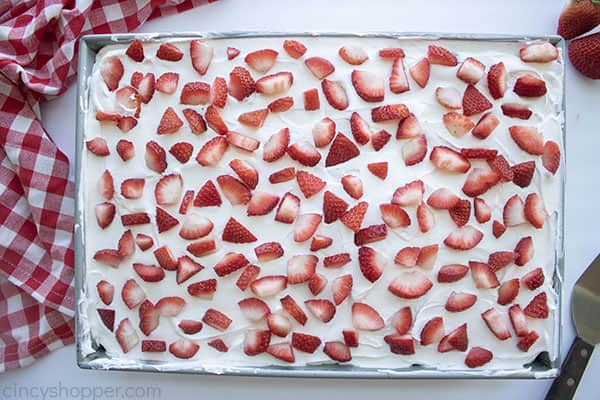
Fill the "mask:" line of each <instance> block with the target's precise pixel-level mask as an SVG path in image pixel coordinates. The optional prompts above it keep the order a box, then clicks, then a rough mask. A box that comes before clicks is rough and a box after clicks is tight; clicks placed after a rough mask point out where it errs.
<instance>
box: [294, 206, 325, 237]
mask: <svg viewBox="0 0 600 400" xmlns="http://www.w3.org/2000/svg"><path fill="white" fill-rule="evenodd" d="M321 220H322V217H321V215H319V214H315V213H308V214H300V215H299V216H298V218H296V225H295V226H294V241H295V242H297V243H302V242H305V241H307V240H308V239H310V238H311V237H312V235H314V233H315V232H316V231H317V228H318V227H319V224H320V223H321Z"/></svg>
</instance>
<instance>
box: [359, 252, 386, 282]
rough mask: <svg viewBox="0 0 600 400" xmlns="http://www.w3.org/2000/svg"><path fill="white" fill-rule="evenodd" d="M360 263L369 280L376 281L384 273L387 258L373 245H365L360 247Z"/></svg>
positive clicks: (364, 274)
mask: <svg viewBox="0 0 600 400" xmlns="http://www.w3.org/2000/svg"><path fill="white" fill-rule="evenodd" d="M358 263H359V266H360V271H361V272H362V274H363V276H364V277H365V278H366V279H367V280H368V281H369V282H375V281H377V280H378V279H379V278H380V277H381V274H383V269H384V268H385V266H386V265H387V260H386V259H385V257H384V256H383V255H382V254H380V253H378V252H377V251H375V250H374V249H372V248H371V247H368V246H363V247H361V248H359V249H358Z"/></svg>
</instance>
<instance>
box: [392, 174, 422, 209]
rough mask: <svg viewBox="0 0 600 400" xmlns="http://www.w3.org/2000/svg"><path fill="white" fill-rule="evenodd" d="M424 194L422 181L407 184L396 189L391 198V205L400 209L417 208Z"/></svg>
mask: <svg viewBox="0 0 600 400" xmlns="http://www.w3.org/2000/svg"><path fill="white" fill-rule="evenodd" d="M424 192H425V187H424V185H423V181H421V180H416V181H412V182H409V183H407V184H406V185H404V186H400V187H399V188H398V189H396V191H395V192H394V196H393V197H392V203H393V204H397V205H399V206H401V207H407V206H417V205H419V204H421V202H422V201H423V193H424Z"/></svg>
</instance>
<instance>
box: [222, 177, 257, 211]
mask: <svg viewBox="0 0 600 400" xmlns="http://www.w3.org/2000/svg"><path fill="white" fill-rule="evenodd" d="M217 183H218V184H219V187H220V188H221V190H222V191H223V194H224V195H225V197H226V198H227V200H229V202H230V203H231V204H232V205H239V204H248V202H249V201H250V198H251V196H252V195H251V193H250V189H248V187H247V186H246V185H245V184H244V183H242V182H241V181H239V180H237V179H235V178H234V177H232V176H230V175H220V176H218V177H217Z"/></svg>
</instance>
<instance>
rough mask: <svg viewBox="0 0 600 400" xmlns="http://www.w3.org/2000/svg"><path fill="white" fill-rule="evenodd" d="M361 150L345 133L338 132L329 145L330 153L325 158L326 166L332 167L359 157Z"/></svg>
mask: <svg viewBox="0 0 600 400" xmlns="http://www.w3.org/2000/svg"><path fill="white" fill-rule="evenodd" d="M359 154H360V150H359V149H358V147H357V146H356V144H354V143H353V142H352V141H351V140H350V139H348V138H347V137H346V136H345V135H344V134H343V133H341V132H338V134H337V135H336V137H335V139H334V140H333V142H332V143H331V146H330V147H329V153H328V154H327V157H326V159H325V166H326V167H332V166H334V165H338V164H341V163H344V162H346V161H348V160H350V159H353V158H355V157H357V156H358V155H359Z"/></svg>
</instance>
